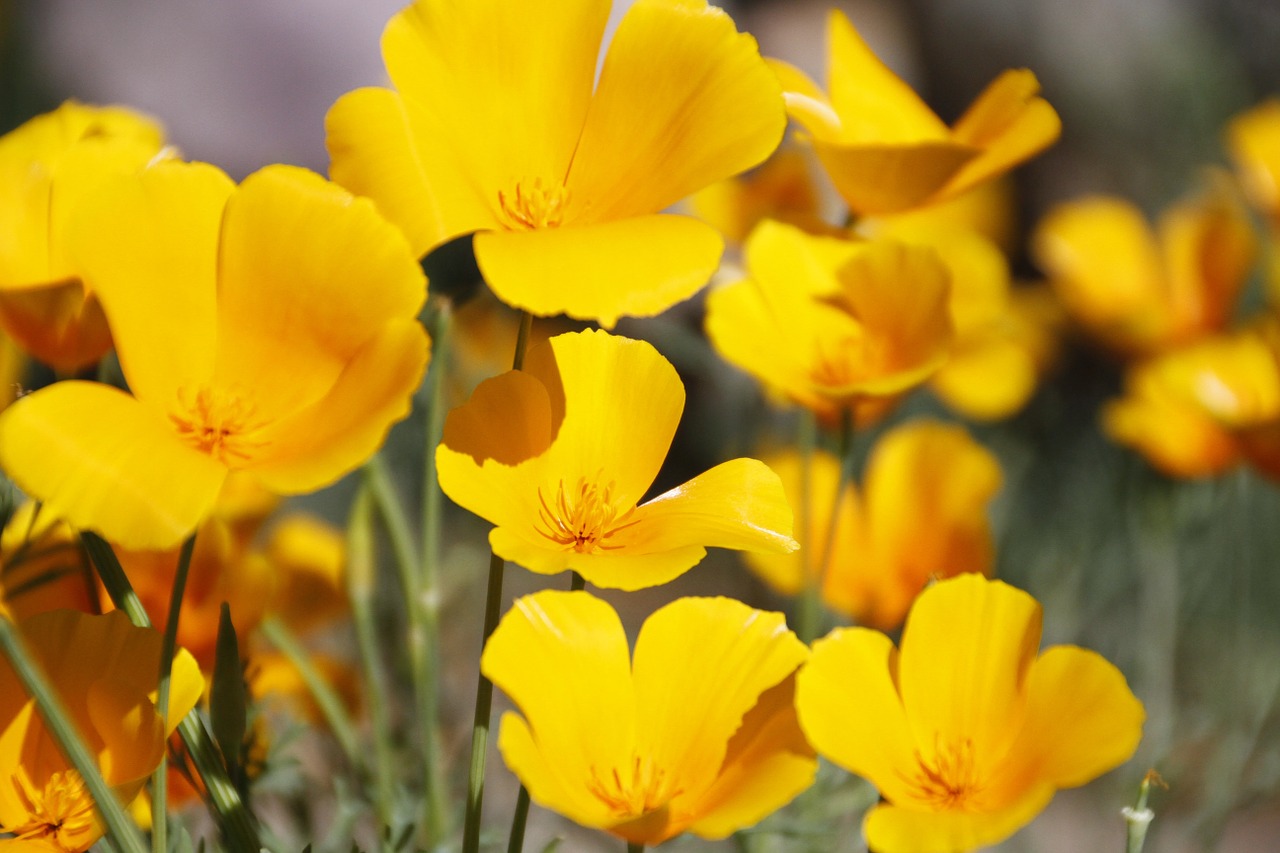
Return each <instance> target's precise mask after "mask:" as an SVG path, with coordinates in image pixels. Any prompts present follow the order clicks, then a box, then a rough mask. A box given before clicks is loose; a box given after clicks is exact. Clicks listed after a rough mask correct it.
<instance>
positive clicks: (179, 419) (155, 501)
mask: <svg viewBox="0 0 1280 853" xmlns="http://www.w3.org/2000/svg"><path fill="white" fill-rule="evenodd" d="M73 240H74V245H75V247H76V250H77V254H78V256H79V257H80V258H81V261H82V263H83V265H84V267H85V269H86V271H87V275H88V277H89V278H91V279H92V281H93V282H94V286H95V288H96V292H97V293H98V295H99V297H100V298H101V300H102V304H103V306H104V308H105V309H106V312H107V316H108V317H109V319H110V321H111V326H112V330H113V332H114V335H115V338H116V348H117V352H118V354H119V356H120V364H121V367H122V368H123V370H124V374H125V377H126V379H127V380H128V382H129V387H130V389H131V391H132V396H131V395H130V394H127V393H125V392H123V391H120V390H117V389H115V388H111V387H107V386H104V385H97V384H93V383H87V382H62V383H58V384H56V385H54V386H51V387H49V388H46V389H43V390H41V391H39V392H37V393H35V394H32V395H29V396H27V397H24V398H23V399H22V400H21V401H20V402H19V403H18V404H16V405H14V406H12V407H10V409H9V410H7V411H6V412H5V414H4V416H3V419H0V463H2V464H3V466H4V468H5V470H6V471H7V472H8V473H9V474H10V476H11V477H12V478H13V479H14V481H15V482H17V483H18V484H19V485H20V486H21V487H22V488H23V490H24V491H26V492H27V493H28V494H30V495H32V496H33V497H36V498H39V499H41V500H42V501H44V504H45V507H46V509H47V510H49V511H50V512H52V513H54V514H55V515H56V516H59V517H62V518H65V519H67V520H68V521H69V522H71V523H72V524H73V525H74V526H77V527H81V528H90V529H95V530H98V531H100V532H101V533H102V534H103V535H104V536H105V537H106V538H108V539H109V540H111V541H113V542H116V543H118V544H120V545H122V546H124V547H128V548H144V549H156V548H166V547H171V546H173V545H175V544H176V543H177V542H178V541H180V540H181V539H182V538H183V537H184V536H186V535H187V534H188V533H190V532H191V531H192V530H193V529H194V528H195V527H196V525H197V524H198V523H199V521H200V520H201V518H203V517H204V516H205V515H207V514H208V512H209V510H210V507H211V506H212V504H213V502H214V499H215V498H216V496H217V494H218V492H219V490H220V488H221V486H222V484H223V482H224V480H226V478H227V475H228V472H230V471H233V470H234V471H243V472H246V473H247V474H248V475H250V476H251V477H252V478H253V479H255V480H257V481H258V482H259V483H261V484H262V485H264V486H266V487H267V488H269V489H270V490H272V491H276V492H280V493H285V494H291V493H298V492H305V491H310V490H314V489H316V488H319V487H320V486H323V485H327V484H328V483H331V482H333V481H334V480H336V479H337V478H338V477H340V476H341V475H342V474H345V473H346V472H347V471H349V470H351V469H352V468H354V467H355V466H356V465H358V464H360V463H361V462H363V461H364V460H365V459H366V458H367V457H368V456H369V455H370V454H371V453H372V452H373V451H374V450H375V449H376V448H377V447H378V445H379V444H380V443H381V441H382V439H383V437H384V435H385V434H386V431H387V429H388V428H389V427H390V425H391V424H392V423H393V422H395V421H396V420H399V419H400V418H402V417H404V416H405V415H406V414H407V413H408V411H409V404H410V394H411V393H412V391H413V389H414V388H416V387H417V384H418V381H419V379H420V378H421V375H422V371H423V370H424V369H425V365H426V362H427V345H428V341H427V338H426V335H425V333H424V332H423V330H422V328H421V326H420V325H419V324H418V322H417V320H416V319H415V318H416V314H417V311H418V309H419V307H420V306H421V304H422V301H423V299H424V297H425V288H424V282H423V278H422V273H421V270H420V269H419V268H418V265H417V263H416V262H415V260H414V258H413V255H412V254H411V253H410V251H409V248H408V246H407V245H406V243H405V241H404V238H403V237H402V236H401V235H400V233H399V232H398V231H397V230H396V229H395V228H394V227H393V226H392V225H390V224H389V223H387V222H386V221H385V220H383V219H382V218H381V217H380V216H379V215H378V213H377V212H376V211H375V209H374V207H373V205H372V204H371V203H370V202H368V201H365V200H359V199H356V198H354V197H353V196H351V195H350V194H349V193H347V192H346V191H345V190H342V189H340V188H339V187H337V186H336V185H334V184H330V183H328V182H326V181H324V180H323V179H321V178H320V177H319V176H317V175H314V174H312V173H310V172H307V171H305V170H302V169H296V168H293V167H287V166H273V167H268V168H266V169H263V170H262V171H260V172H257V173H256V174H254V175H251V176H250V177H249V178H247V179H246V180H245V181H244V183H243V184H242V185H241V186H239V187H236V186H235V184H233V183H232V182H231V180H230V179H228V178H227V177H226V175H224V174H223V173H222V172H220V171H218V170H217V169H215V168H214V167H212V166H207V165H203V164H180V163H161V164H157V165H155V166H153V167H151V168H150V169H148V170H147V171H145V172H144V173H143V174H142V175H141V176H140V177H138V178H133V179H122V180H120V181H118V182H117V183H115V184H114V185H112V186H111V187H110V188H109V191H105V190H104V192H102V193H101V194H99V195H97V196H95V197H94V198H93V199H92V200H91V202H86V204H85V205H82V211H81V215H80V216H79V217H78V219H77V228H76V231H75V233H74V235H73ZM87 418H92V419H93V429H85V427H84V424H85V421H86V419H87Z"/></svg>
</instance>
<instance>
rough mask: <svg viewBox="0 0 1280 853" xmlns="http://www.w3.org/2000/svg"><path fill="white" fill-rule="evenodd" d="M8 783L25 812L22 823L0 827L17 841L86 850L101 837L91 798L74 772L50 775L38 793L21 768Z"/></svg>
mask: <svg viewBox="0 0 1280 853" xmlns="http://www.w3.org/2000/svg"><path fill="white" fill-rule="evenodd" d="M10 781H11V783H12V784H13V789H14V791H15V792H16V793H17V795H18V800H19V802H21V803H22V806H23V808H24V809H25V810H26V812H27V822H26V823H24V824H22V825H20V826H7V827H4V829H5V831H7V832H12V833H13V834H14V836H16V837H17V839H18V840H35V839H43V840H45V841H49V842H51V843H53V844H56V845H58V846H59V847H61V848H63V849H64V850H87V849H88V848H89V846H90V845H92V844H93V842H94V841H96V840H97V838H98V836H99V835H101V830H100V828H99V826H98V822H97V820H96V819H95V817H94V806H93V798H92V797H90V796H89V792H88V790H87V789H86V788H85V784H84V780H83V779H81V778H80V774H79V773H77V772H76V771H74V770H66V771H63V772H58V773H54V774H53V775H52V776H50V777H49V781H48V782H45V784H44V788H43V789H42V790H37V789H36V787H35V786H34V785H33V784H31V780H30V779H29V778H28V777H27V774H26V772H25V771H23V770H21V769H20V770H19V771H18V772H17V773H16V774H15V775H14V776H12V777H11V780H10Z"/></svg>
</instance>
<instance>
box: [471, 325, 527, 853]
mask: <svg viewBox="0 0 1280 853" xmlns="http://www.w3.org/2000/svg"><path fill="white" fill-rule="evenodd" d="M532 327H533V315H531V314H530V313H529V312H528V311H525V312H522V313H521V315H520V331H519V332H517V334H516V350H515V354H514V355H513V356H512V358H511V369H512V370H519V369H520V368H522V367H524V353H525V350H526V349H527V348H528V346H529V331H530V329H531V328H532ZM505 570H506V561H505V560H503V559H502V558H501V557H499V556H498V555H497V554H494V553H490V555H489V587H488V590H487V592H486V594H485V604H484V636H483V637H482V638H481V641H480V650H481V654H483V653H484V645H485V643H487V642H489V635H490V634H492V633H493V629H494V628H496V627H498V617H499V616H500V615H502V575H503V573H504V572H505ZM478 669H479V668H478V667H477V670H478ZM476 679H477V683H476V712H475V717H474V719H473V720H472V724H471V768H470V773H469V775H468V777H467V811H466V818H465V821H464V824H463V830H462V853H477V851H479V849H480V818H481V815H482V812H483V810H484V763H485V758H486V754H487V752H488V749H489V717H490V714H491V712H492V710H493V682H492V681H490V680H489V679H488V678H485V676H484V673H483V672H477V676H476Z"/></svg>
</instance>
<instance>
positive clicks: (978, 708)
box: [898, 574, 1041, 763]
mask: <svg viewBox="0 0 1280 853" xmlns="http://www.w3.org/2000/svg"><path fill="white" fill-rule="evenodd" d="M1040 616H1041V613H1040V605H1039V604H1038V603H1037V602H1036V600H1035V599H1033V598H1032V597H1031V596H1029V595H1027V594H1026V593H1025V592H1022V591H1021V590H1018V589H1014V588H1013V587H1011V586H1008V585H1006V584H1004V583H1001V582H1000V581H989V580H987V579H986V578H984V577H982V576H980V575H971V574H966V575H959V576H957V577H954V578H951V579H949V580H943V581H939V582H938V583H936V584H934V585H933V586H931V587H929V588H928V589H926V590H925V591H924V592H923V593H921V595H920V597H919V598H917V599H916V602H915V605H914V606H913V607H912V609H911V613H910V615H909V616H908V617H907V625H906V628H905V629H904V632H903V635H902V654H901V656H900V658H899V664H898V683H899V687H900V690H901V694H902V701H903V705H904V706H905V707H906V708H907V709H908V714H909V717H910V722H911V728H912V731H913V732H914V733H915V741H916V744H917V745H918V746H919V748H920V749H921V751H922V753H923V754H924V760H926V761H930V762H932V761H933V759H932V758H931V756H932V754H933V751H934V749H935V748H936V746H937V745H938V744H939V743H941V744H948V743H970V744H972V749H973V753H974V755H975V756H976V758H975V760H976V761H978V762H980V763H985V762H988V761H990V760H993V759H995V758H998V757H999V756H1003V755H1004V754H1005V752H1006V750H1007V748H1008V745H1009V742H1010V741H1011V740H1012V738H1013V737H1014V735H1015V734H1016V730H1017V728H1018V726H1017V723H1018V722H1020V720H1021V711H1022V707H1021V706H1022V702H1023V698H1022V690H1023V681H1024V679H1025V677H1026V673H1027V669H1028V667H1030V665H1031V662H1032V661H1033V660H1034V659H1035V655H1036V651H1037V647H1038V646H1039V643H1040Z"/></svg>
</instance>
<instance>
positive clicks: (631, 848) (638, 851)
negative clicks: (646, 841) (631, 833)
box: [627, 842, 644, 853]
mask: <svg viewBox="0 0 1280 853" xmlns="http://www.w3.org/2000/svg"><path fill="white" fill-rule="evenodd" d="M627 853H644V845H643V844H632V843H630V842H628V843H627Z"/></svg>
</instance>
